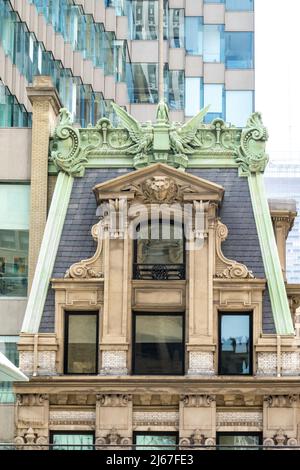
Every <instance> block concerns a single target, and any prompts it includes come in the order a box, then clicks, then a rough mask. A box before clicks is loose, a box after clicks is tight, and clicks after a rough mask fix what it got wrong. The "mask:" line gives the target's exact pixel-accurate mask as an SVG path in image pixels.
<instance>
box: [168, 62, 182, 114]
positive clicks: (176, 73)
mask: <svg viewBox="0 0 300 470" xmlns="http://www.w3.org/2000/svg"><path fill="white" fill-rule="evenodd" d="M168 105H169V108H170V109H184V71H183V70H170V71H169V87H168Z"/></svg>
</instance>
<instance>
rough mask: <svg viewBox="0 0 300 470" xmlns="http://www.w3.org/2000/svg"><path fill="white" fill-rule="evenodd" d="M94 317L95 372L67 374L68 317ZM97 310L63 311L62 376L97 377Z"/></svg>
mask: <svg viewBox="0 0 300 470" xmlns="http://www.w3.org/2000/svg"><path fill="white" fill-rule="evenodd" d="M85 313H86V314H87V315H95V316H96V363H95V372H88V373H86V372H68V358H69V349H68V344H69V343H68V340H69V317H70V315H78V316H79V315H80V316H83V315H84V314H85ZM99 313H100V312H99V310H90V311H89V310H82V311H80V310H74V311H73V310H64V342H63V345H64V350H63V351H64V355H63V374H64V375H79V376H80V375H97V374H98V372H99ZM67 320H68V321H67Z"/></svg>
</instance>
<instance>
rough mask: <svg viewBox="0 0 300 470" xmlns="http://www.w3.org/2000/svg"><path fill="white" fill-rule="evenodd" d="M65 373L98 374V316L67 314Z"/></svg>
mask: <svg viewBox="0 0 300 470" xmlns="http://www.w3.org/2000/svg"><path fill="white" fill-rule="evenodd" d="M66 334H67V338H66V349H67V351H66V353H67V361H66V367H65V369H66V370H65V372H66V373H68V374H95V373H96V372H97V354H98V351H97V314H90V313H87V314H82V315H81V314H75V313H70V312H67V313H66Z"/></svg>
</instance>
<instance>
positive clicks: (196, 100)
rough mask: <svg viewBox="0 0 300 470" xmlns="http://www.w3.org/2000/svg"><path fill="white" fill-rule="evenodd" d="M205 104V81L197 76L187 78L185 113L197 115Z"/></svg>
mask: <svg viewBox="0 0 300 470" xmlns="http://www.w3.org/2000/svg"><path fill="white" fill-rule="evenodd" d="M202 106H203V81H202V79H201V78H197V77H195V78H194V77H193V78H191V77H186V78H185V115H186V116H195V114H197V113H199V111H200V109H201V108H202Z"/></svg>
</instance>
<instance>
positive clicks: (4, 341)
mask: <svg viewBox="0 0 300 470" xmlns="http://www.w3.org/2000/svg"><path fill="white" fill-rule="evenodd" d="M18 339H19V337H18V336H0V352H2V354H4V355H5V356H6V357H7V358H8V359H9V360H10V361H11V362H12V363H13V364H14V365H15V366H17V367H18V366H19V353H18V345H17V343H18ZM14 402H15V394H14V393H13V388H12V382H3V381H2V382H1V381H0V403H14Z"/></svg>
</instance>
